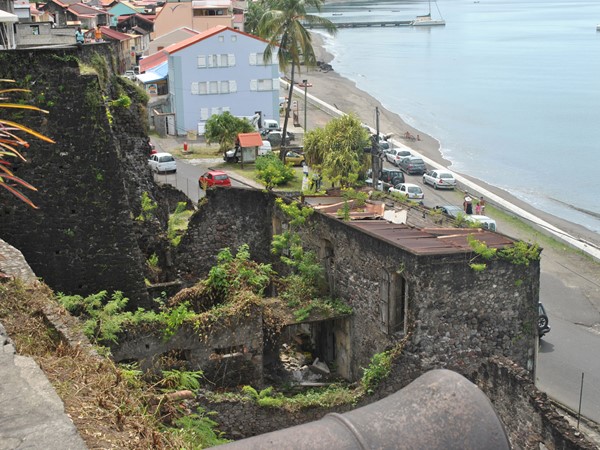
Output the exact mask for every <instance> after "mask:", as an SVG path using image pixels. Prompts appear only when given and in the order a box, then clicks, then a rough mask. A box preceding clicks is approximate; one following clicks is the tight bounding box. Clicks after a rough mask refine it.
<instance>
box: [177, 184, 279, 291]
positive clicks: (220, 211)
mask: <svg viewBox="0 0 600 450" xmlns="http://www.w3.org/2000/svg"><path fill="white" fill-rule="evenodd" d="M206 194H207V195H206V199H205V200H203V201H201V202H200V204H199V205H198V211H196V213H195V214H194V215H193V216H192V217H191V218H190V221H189V224H188V229H187V231H186V234H185V235H184V236H183V238H182V239H181V243H180V244H179V247H178V252H177V257H176V260H177V262H176V265H177V271H178V273H179V274H180V276H181V278H182V279H184V280H190V281H191V282H195V281H196V280H197V279H199V278H202V277H204V276H205V275H206V274H207V273H208V272H209V270H210V269H211V267H212V266H214V265H215V264H216V262H217V254H218V253H219V251H221V250H222V249H224V248H226V247H229V248H230V249H231V250H232V251H236V250H237V249H238V248H239V247H240V246H241V245H242V244H248V245H249V247H250V254H251V256H252V259H254V260H256V261H258V262H262V263H268V262H270V260H271V255H270V248H271V238H272V233H271V215H272V214H271V211H272V209H273V199H274V197H273V196H272V195H271V194H268V193H265V192H260V191H255V190H250V189H236V188H232V189H221V188H218V189H209V190H208V191H207V193H206Z"/></svg>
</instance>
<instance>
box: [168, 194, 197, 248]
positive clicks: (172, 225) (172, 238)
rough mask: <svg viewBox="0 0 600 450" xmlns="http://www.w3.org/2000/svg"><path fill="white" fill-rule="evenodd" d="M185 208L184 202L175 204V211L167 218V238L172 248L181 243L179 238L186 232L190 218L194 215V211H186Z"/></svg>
mask: <svg viewBox="0 0 600 450" xmlns="http://www.w3.org/2000/svg"><path fill="white" fill-rule="evenodd" d="M186 207H187V205H186V203H185V202H179V203H177V207H176V208H175V211H174V212H173V214H171V215H170V216H169V224H168V229H167V237H168V239H169V242H170V243H171V245H172V246H173V247H177V246H178V245H179V243H180V242H181V237H182V236H183V233H184V232H185V230H187V226H188V223H189V220H190V217H191V216H192V214H194V211H192V210H188V209H186Z"/></svg>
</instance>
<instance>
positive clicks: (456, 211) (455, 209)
mask: <svg viewBox="0 0 600 450" xmlns="http://www.w3.org/2000/svg"><path fill="white" fill-rule="evenodd" d="M433 209H435V210H438V211H441V212H442V213H444V214H446V215H447V216H448V217H450V218H452V219H456V218H457V217H458V216H459V215H460V214H462V215H464V214H465V210H464V209H462V208H461V207H460V206H454V205H441V206H440V205H438V206H434V207H433Z"/></svg>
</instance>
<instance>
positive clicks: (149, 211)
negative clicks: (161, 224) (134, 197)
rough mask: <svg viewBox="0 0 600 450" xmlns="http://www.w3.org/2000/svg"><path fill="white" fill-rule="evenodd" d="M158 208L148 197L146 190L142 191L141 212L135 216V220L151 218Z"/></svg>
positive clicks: (141, 220)
mask: <svg viewBox="0 0 600 450" xmlns="http://www.w3.org/2000/svg"><path fill="white" fill-rule="evenodd" d="M157 208H158V204H157V203H156V202H155V201H154V200H152V199H151V198H150V195H148V193H147V192H144V193H142V202H141V209H142V210H141V212H140V215H139V216H137V217H136V218H135V220H139V221H140V222H143V221H145V220H151V219H152V218H153V217H154V214H155V213H156V209H157Z"/></svg>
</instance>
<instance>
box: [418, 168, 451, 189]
mask: <svg viewBox="0 0 600 450" xmlns="http://www.w3.org/2000/svg"><path fill="white" fill-rule="evenodd" d="M423 184H430V185H431V186H433V188H434V189H454V188H455V186H456V178H454V175H452V172H450V171H448V170H437V169H436V170H430V171H429V172H425V173H424V174H423Z"/></svg>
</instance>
